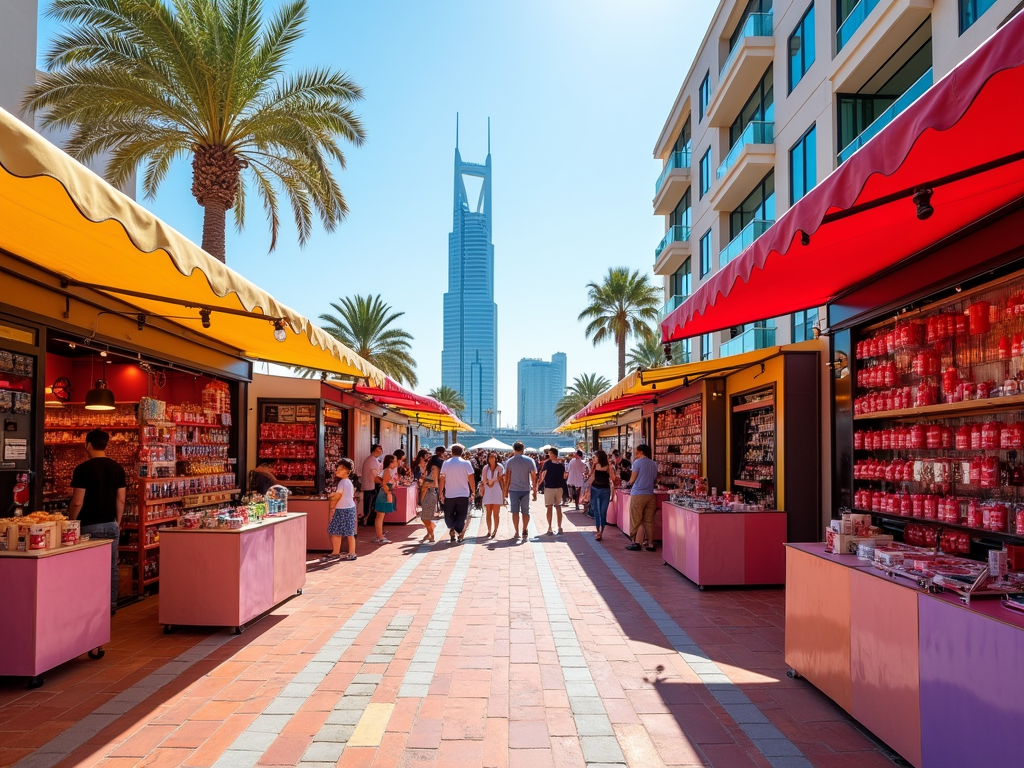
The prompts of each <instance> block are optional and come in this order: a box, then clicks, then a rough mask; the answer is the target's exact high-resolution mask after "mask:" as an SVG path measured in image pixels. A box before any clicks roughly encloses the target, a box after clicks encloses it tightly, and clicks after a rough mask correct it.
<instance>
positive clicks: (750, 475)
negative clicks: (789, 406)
mask: <svg viewBox="0 0 1024 768" xmlns="http://www.w3.org/2000/svg"><path fill="white" fill-rule="evenodd" d="M732 424H733V448H732V450H733V458H732V487H733V490H734V491H738V492H741V493H742V494H743V497H744V500H745V501H746V502H747V503H750V504H758V505H760V506H761V507H763V508H764V509H775V484H776V477H775V475H776V434H775V429H776V410H775V391H774V387H768V388H765V389H759V390H756V391H754V392H747V393H745V394H742V395H737V396H734V397H733V398H732Z"/></svg>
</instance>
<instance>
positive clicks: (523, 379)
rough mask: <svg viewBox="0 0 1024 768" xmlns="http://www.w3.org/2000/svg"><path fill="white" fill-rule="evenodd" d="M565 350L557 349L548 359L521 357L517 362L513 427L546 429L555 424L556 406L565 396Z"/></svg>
mask: <svg viewBox="0 0 1024 768" xmlns="http://www.w3.org/2000/svg"><path fill="white" fill-rule="evenodd" d="M565 383H566V382H565V353H564V352H556V353H555V354H553V355H552V356H551V362H547V361H545V360H539V359H537V358H531V357H524V358H523V359H522V360H520V361H519V386H518V389H517V392H516V394H517V398H516V402H517V417H518V421H517V423H516V427H517V428H518V429H520V430H524V431H525V430H532V431H534V432H547V431H550V430H553V429H554V428H555V427H557V426H558V419H557V418H555V406H556V405H557V404H558V401H559V400H561V399H562V396H563V395H565Z"/></svg>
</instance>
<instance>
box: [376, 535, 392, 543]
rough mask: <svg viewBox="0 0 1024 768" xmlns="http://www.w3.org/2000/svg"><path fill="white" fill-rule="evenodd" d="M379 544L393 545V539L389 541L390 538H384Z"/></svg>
mask: <svg viewBox="0 0 1024 768" xmlns="http://www.w3.org/2000/svg"><path fill="white" fill-rule="evenodd" d="M378 543H379V544H390V543H391V539H389V538H388V537H387V536H385V537H384V538H383V539H381V540H380V541H379V542H378Z"/></svg>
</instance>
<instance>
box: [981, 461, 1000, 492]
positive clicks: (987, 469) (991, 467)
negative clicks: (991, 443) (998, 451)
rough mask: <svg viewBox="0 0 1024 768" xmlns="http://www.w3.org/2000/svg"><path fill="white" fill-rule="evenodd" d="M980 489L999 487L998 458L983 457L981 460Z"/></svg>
mask: <svg viewBox="0 0 1024 768" xmlns="http://www.w3.org/2000/svg"><path fill="white" fill-rule="evenodd" d="M981 487H982V488H998V487H999V458H998V457H997V456H985V457H984V458H983V459H982V460H981Z"/></svg>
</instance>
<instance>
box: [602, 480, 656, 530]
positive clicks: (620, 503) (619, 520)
mask: <svg viewBox="0 0 1024 768" xmlns="http://www.w3.org/2000/svg"><path fill="white" fill-rule="evenodd" d="M654 496H655V501H654V503H655V505H656V506H655V512H654V540H655V541H663V540H664V537H663V535H662V525H663V518H662V512H661V505H662V504H664V503H665V502H666V501H668V494H667V493H655V494H654ZM612 501H613V503H614V504H615V520H612V514H611V504H609V510H608V524H609V525H614V526H617V527H618V528H619V529H620V530H621V531H622V532H623V533H625V534H626V535H627V536H628V535H629V491H628V490H625V491H624V490H622V488H616V489H615V492H614V493H613V494H612Z"/></svg>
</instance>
